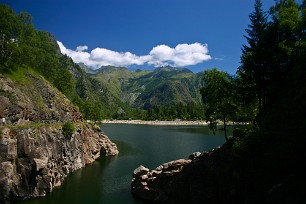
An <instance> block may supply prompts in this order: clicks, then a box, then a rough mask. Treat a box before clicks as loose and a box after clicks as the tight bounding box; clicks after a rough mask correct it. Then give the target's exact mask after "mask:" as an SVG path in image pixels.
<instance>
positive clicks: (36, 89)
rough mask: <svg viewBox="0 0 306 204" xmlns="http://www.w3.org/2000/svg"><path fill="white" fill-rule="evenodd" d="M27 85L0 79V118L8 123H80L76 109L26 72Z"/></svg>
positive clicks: (42, 80) (50, 86) (61, 96)
mask: <svg viewBox="0 0 306 204" xmlns="http://www.w3.org/2000/svg"><path fill="white" fill-rule="evenodd" d="M26 75H27V76H25V79H26V80H27V85H24V84H18V83H15V82H13V81H12V80H11V79H9V78H7V77H4V76H0V104H1V105H0V119H1V118H5V119H6V123H7V124H20V123H21V121H22V120H27V121H30V122H40V123H49V124H50V123H61V122H66V121H73V122H79V121H82V115H81V113H80V112H79V111H78V109H77V108H76V107H75V106H73V105H72V103H71V102H70V101H69V100H68V99H67V98H66V97H65V96H64V95H63V94H61V93H60V92H59V91H58V90H56V89H54V88H53V87H52V85H51V84H50V83H49V82H48V81H46V80H45V79H44V78H42V77H40V76H37V75H34V74H30V73H26Z"/></svg>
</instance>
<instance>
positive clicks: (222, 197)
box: [131, 144, 243, 204]
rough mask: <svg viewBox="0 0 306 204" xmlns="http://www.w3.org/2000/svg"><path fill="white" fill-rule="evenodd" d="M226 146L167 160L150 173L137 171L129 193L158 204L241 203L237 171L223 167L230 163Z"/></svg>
mask: <svg viewBox="0 0 306 204" xmlns="http://www.w3.org/2000/svg"><path fill="white" fill-rule="evenodd" d="M228 146H229V145H228V144H225V145H223V146H222V147H219V148H216V149H213V150H212V151H210V152H203V153H200V152H195V153H193V154H192V155H190V156H189V159H187V160H185V159H180V160H176V161H171V162H168V163H165V164H163V165H160V166H159V167H157V168H156V169H154V170H148V171H139V168H138V171H136V170H137V169H136V170H135V171H136V172H142V173H138V174H135V172H134V174H133V179H132V184H131V191H132V193H133V195H135V196H136V197H139V198H141V199H144V200H147V201H155V202H158V203H160V202H162V203H216V204H217V203H241V202H239V201H241V200H239V199H240V198H241V193H243V191H239V190H241V189H240V188H239V187H240V186H239V185H237V183H238V181H239V179H240V178H239V172H234V171H231V170H229V168H231V167H232V166H235V164H233V165H232V166H231V167H228V168H227V167H226V166H225V165H224V164H229V163H231V162H232V163H233V161H234V160H233V161H232V160H231V159H232V155H231V153H230V152H229V148H228ZM143 168H144V167H143ZM143 168H142V169H143ZM228 172H234V173H230V174H228ZM237 201H238V202H237Z"/></svg>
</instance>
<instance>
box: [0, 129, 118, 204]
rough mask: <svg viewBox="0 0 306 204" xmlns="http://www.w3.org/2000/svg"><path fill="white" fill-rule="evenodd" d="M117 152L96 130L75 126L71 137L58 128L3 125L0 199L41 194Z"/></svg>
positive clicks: (10, 199) (23, 197)
mask: <svg viewBox="0 0 306 204" xmlns="http://www.w3.org/2000/svg"><path fill="white" fill-rule="evenodd" d="M116 154H118V150H117V147H116V145H115V144H114V143H112V142H111V141H110V140H109V139H108V137H107V136H106V135H105V134H104V133H103V132H102V131H100V130H99V129H93V128H92V127H91V125H88V124H78V125H76V131H75V133H74V134H72V136H71V137H69V138H68V137H67V136H64V135H63V131H62V128H61V127H60V126H57V125H53V126H52V125H48V126H44V127H39V128H4V129H3V130H2V135H1V138H0V201H12V200H21V199H27V198H31V197H39V196H45V195H46V194H47V193H49V192H51V191H52V189H53V188H54V187H56V186H60V185H61V183H62V182H63V180H64V178H65V177H66V176H67V175H68V174H69V173H70V172H73V171H75V170H77V169H79V168H81V167H84V166H85V165H86V164H90V163H92V162H94V161H95V160H96V159H97V158H99V157H100V156H110V155H116Z"/></svg>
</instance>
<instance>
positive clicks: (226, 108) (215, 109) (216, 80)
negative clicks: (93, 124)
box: [201, 69, 237, 139]
mask: <svg viewBox="0 0 306 204" xmlns="http://www.w3.org/2000/svg"><path fill="white" fill-rule="evenodd" d="M203 82H204V86H203V88H202V89H201V94H202V100H203V103H204V107H205V116H206V120H207V121H209V127H210V129H212V130H213V131H215V128H216V125H217V120H218V119H219V120H222V121H223V123H224V134H225V138H226V139H227V134H226V122H227V121H228V120H229V119H233V118H235V114H236V112H237V105H236V103H235V95H234V83H233V79H232V77H231V76H230V75H229V74H227V73H225V72H222V71H218V70H217V69H211V70H206V71H205V72H204V75H203Z"/></svg>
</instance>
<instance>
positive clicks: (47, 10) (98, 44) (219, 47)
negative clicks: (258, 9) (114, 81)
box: [0, 0, 274, 74]
mask: <svg viewBox="0 0 306 204" xmlns="http://www.w3.org/2000/svg"><path fill="white" fill-rule="evenodd" d="M0 2H2V3H6V4H8V5H9V6H10V7H11V8H13V9H14V10H15V12H17V13H18V12H20V11H27V12H29V13H30V14H31V15H32V16H33V23H34V25H35V27H36V28H37V29H40V30H45V31H48V32H51V33H52V34H54V35H55V37H56V39H57V40H58V41H60V42H61V44H60V45H61V48H62V52H64V53H66V54H68V55H71V56H72V58H73V59H74V60H75V61H77V62H82V60H83V61H84V63H88V64H89V65H90V66H93V67H98V66H100V65H105V64H107V63H109V64H111V63H113V64H114V65H116V66H120V65H122V66H128V67H130V68H132V69H136V68H148V66H149V67H154V66H155V67H156V66H162V65H167V64H169V65H172V66H182V67H187V68H189V69H191V70H192V71H194V72H199V71H202V70H205V69H209V68H213V67H217V68H219V69H221V70H224V71H227V72H229V73H231V74H234V73H235V72H236V69H237V67H238V66H239V62H240V55H241V47H242V45H243V44H245V39H244V37H243V35H245V31H244V29H245V28H247V25H248V24H249V17H248V15H249V14H250V13H251V12H252V11H253V4H254V1H253V0H233V1H229V0H93V1H91V0H0ZM273 4H274V1H273V0H265V1H263V6H264V9H265V10H267V9H268V8H269V7H270V6H272V5H273ZM77 47H78V49H77Z"/></svg>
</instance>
